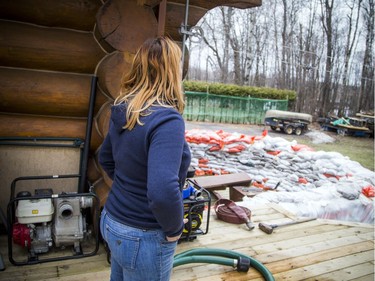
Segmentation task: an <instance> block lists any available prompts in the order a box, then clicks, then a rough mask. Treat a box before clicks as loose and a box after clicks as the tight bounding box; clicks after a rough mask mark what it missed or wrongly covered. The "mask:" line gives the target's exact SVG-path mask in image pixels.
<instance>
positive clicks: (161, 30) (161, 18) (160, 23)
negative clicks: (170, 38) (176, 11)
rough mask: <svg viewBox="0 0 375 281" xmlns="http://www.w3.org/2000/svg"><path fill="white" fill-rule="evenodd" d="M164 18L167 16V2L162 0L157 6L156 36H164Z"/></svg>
mask: <svg viewBox="0 0 375 281" xmlns="http://www.w3.org/2000/svg"><path fill="white" fill-rule="evenodd" d="M166 16H167V0H162V1H161V3H160V4H159V17H158V36H163V35H164V30H165V18H166Z"/></svg>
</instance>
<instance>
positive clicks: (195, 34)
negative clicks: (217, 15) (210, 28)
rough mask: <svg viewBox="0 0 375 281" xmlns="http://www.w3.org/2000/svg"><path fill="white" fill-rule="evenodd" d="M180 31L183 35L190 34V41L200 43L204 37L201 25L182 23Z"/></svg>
mask: <svg viewBox="0 0 375 281" xmlns="http://www.w3.org/2000/svg"><path fill="white" fill-rule="evenodd" d="M179 32H180V34H182V35H186V36H188V37H189V39H190V41H191V42H193V43H200V42H201V41H202V38H203V29H202V28H201V27H199V26H188V25H184V24H181V27H180V29H179Z"/></svg>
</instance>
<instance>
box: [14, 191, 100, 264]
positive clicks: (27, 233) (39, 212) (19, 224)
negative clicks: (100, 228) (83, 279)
mask: <svg viewBox="0 0 375 281" xmlns="http://www.w3.org/2000/svg"><path fill="white" fill-rule="evenodd" d="M12 187H13V188H12V194H14V193H13V191H14V186H13V185H12ZM13 196H14V195H13ZM98 214H99V200H98V198H97V197H96V195H95V194H93V193H76V192H70V193H65V192H63V193H61V194H54V193H53V190H52V189H36V190H35V194H34V195H32V194H31V193H30V192H28V191H21V192H18V193H17V196H15V197H14V198H11V201H10V202H9V204H8V226H9V227H11V228H10V229H11V231H10V232H9V233H8V247H9V260H10V261H11V262H12V263H13V264H15V265H25V264H30V263H38V262H44V261H55V260H60V259H68V258H73V257H74V258H77V257H84V256H91V255H93V254H95V253H96V252H97V250H98V235H97V231H96V230H95V228H97V226H96V227H95V225H97V223H98ZM93 237H95V238H96V248H95V250H94V252H90V253H88V254H87V251H86V250H87V249H88V248H90V247H91V246H88V247H86V244H90V243H91V241H92V239H91V238H93ZM88 241H89V242H88ZM85 242H88V243H86V244H85V249H84V250H83V247H82V245H83V244H84V243H85ZM91 244H92V243H91ZM13 245H20V246H22V247H23V248H24V249H25V250H26V251H27V253H28V255H27V256H28V261H27V262H23V261H16V260H15V259H13ZM68 248H69V250H70V248H71V249H72V250H73V255H72V256H69V255H67V254H66V253H65V254H62V256H61V257H60V258H59V257H56V253H54V256H53V257H52V258H49V257H48V256H47V257H46V258H42V259H39V255H40V254H46V253H48V252H49V251H51V250H52V249H54V250H58V249H59V250H68ZM91 248H92V247H91ZM55 252H56V251H55ZM17 253H18V251H17ZM43 257H45V256H43Z"/></svg>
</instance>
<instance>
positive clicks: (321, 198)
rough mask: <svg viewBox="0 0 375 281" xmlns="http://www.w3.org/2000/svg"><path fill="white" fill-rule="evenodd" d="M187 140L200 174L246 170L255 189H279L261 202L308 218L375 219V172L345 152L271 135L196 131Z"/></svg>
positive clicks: (267, 195) (188, 132)
mask: <svg viewBox="0 0 375 281" xmlns="http://www.w3.org/2000/svg"><path fill="white" fill-rule="evenodd" d="M186 139H187V141H188V144H189V146H190V149H191V152H192V166H193V167H194V168H195V169H196V175H197V176H199V175H220V174H226V173H240V172H246V173H247V174H248V175H249V176H250V177H251V179H253V182H252V185H253V186H254V187H258V188H263V189H266V190H275V188H277V192H264V193H261V194H259V195H257V196H256V197H254V199H255V198H256V201H257V202H276V203H279V204H282V205H283V206H284V207H286V208H287V209H288V210H291V211H293V212H294V213H297V214H298V215H303V216H306V215H308V214H309V215H310V216H318V217H325V218H335V219H345V220H354V221H361V222H373V221H374V212H373V210H374V204H373V201H372V200H369V199H368V198H367V197H366V196H365V195H363V194H366V195H367V196H368V193H365V192H363V190H364V189H365V188H369V187H372V189H373V187H374V186H375V173H374V172H372V171H370V170H368V169H366V168H364V167H362V166H361V165H360V164H359V163H358V162H355V161H351V160H350V159H349V158H348V157H345V156H343V155H342V154H340V153H337V152H324V151H314V150H313V149H311V148H310V147H308V146H306V145H300V144H298V143H297V142H296V141H291V142H290V141H287V140H285V139H283V138H280V137H276V138H272V137H270V136H268V135H267V134H266V133H263V134H262V135H261V136H255V137H251V136H247V135H243V134H238V133H225V132H223V131H210V130H198V129H194V130H188V131H186ZM297 192H298V194H297ZM254 199H251V201H255V200H254ZM336 200H339V201H336ZM323 207H324V208H323ZM350 208H352V210H355V212H352V213H351V212H349V211H348V210H349V209H350ZM297 210H299V212H297ZM359 210H362V211H359ZM352 214H353V216H354V218H353V216H352Z"/></svg>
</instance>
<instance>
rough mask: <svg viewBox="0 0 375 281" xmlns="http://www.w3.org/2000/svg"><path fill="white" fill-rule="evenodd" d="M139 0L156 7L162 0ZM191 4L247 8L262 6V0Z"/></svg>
mask: <svg viewBox="0 0 375 281" xmlns="http://www.w3.org/2000/svg"><path fill="white" fill-rule="evenodd" d="M138 2H139V3H142V4H143V5H146V6H150V7H155V6H156V5H158V4H159V3H160V2H161V0H138ZM173 2H174V3H179V4H184V5H185V3H186V0H172V1H168V3H173ZM189 4H190V5H189V6H190V7H191V6H196V7H201V8H205V9H208V10H210V9H213V8H215V7H218V6H229V7H234V8H240V9H246V8H253V7H258V6H261V5H262V0H242V1H241V0H190V1H189Z"/></svg>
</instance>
